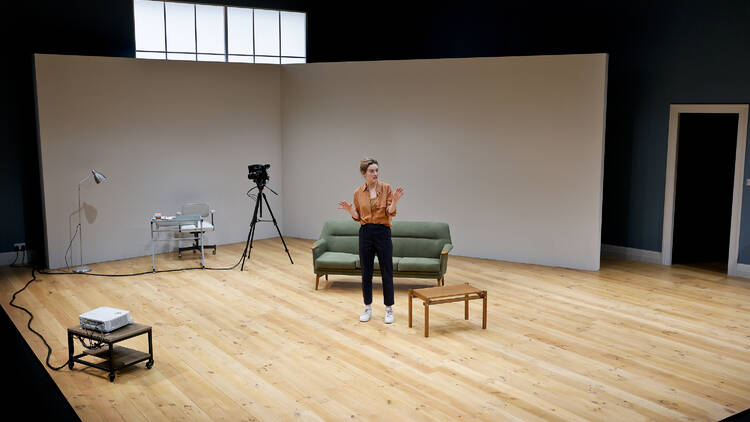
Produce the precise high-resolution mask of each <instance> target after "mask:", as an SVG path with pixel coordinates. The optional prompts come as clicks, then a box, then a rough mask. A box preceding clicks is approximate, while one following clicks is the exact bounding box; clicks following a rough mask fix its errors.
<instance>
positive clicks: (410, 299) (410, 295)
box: [409, 290, 412, 328]
mask: <svg viewBox="0 0 750 422" xmlns="http://www.w3.org/2000/svg"><path fill="white" fill-rule="evenodd" d="M411 301H412V294H411V290H409V328H411Z"/></svg>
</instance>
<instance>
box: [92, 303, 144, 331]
mask: <svg viewBox="0 0 750 422" xmlns="http://www.w3.org/2000/svg"><path fill="white" fill-rule="evenodd" d="M78 317H79V318H80V319H81V327H82V328H86V329H88V330H94V331H99V332H101V333H108V332H110V331H114V330H116V329H118V328H120V327H124V326H126V325H128V324H130V323H131V322H133V318H131V317H130V311H123V310H122V309H115V308H109V307H107V306H102V307H101V308H96V309H94V310H91V311H88V312H86V313H85V314H81V315H79V316H78Z"/></svg>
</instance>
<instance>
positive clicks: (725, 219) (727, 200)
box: [662, 104, 748, 275]
mask: <svg viewBox="0 0 750 422" xmlns="http://www.w3.org/2000/svg"><path fill="white" fill-rule="evenodd" d="M747 118H748V106H747V105H746V104H731V105H709V104H706V105H701V104H696V105H672V106H670V120H669V144H668V149H667V178H666V186H665V201H664V227H663V230H664V231H663V235H662V264H664V265H672V264H673V263H674V264H686V265H692V266H698V267H702V268H707V269H710V270H714V271H721V272H726V273H728V274H729V275H736V273H737V256H738V246H739V227H740V206H741V203H742V181H743V180H742V179H743V169H744V163H745V144H746V142H747V138H746V137H747Z"/></svg>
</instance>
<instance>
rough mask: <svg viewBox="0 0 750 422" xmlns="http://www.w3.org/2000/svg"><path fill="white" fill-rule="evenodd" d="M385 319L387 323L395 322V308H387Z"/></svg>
mask: <svg viewBox="0 0 750 422" xmlns="http://www.w3.org/2000/svg"><path fill="white" fill-rule="evenodd" d="M383 321H385V323H386V324H393V308H385V316H384V317H383Z"/></svg>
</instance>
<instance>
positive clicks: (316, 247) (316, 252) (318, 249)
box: [312, 239, 328, 264]
mask: <svg viewBox="0 0 750 422" xmlns="http://www.w3.org/2000/svg"><path fill="white" fill-rule="evenodd" d="M327 250H328V242H327V241H326V240H325V239H318V240H316V241H315V243H313V244H312V254H313V264H314V263H315V261H316V260H317V259H318V258H320V256H321V255H323V254H324V253H325V252H326V251H327Z"/></svg>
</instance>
